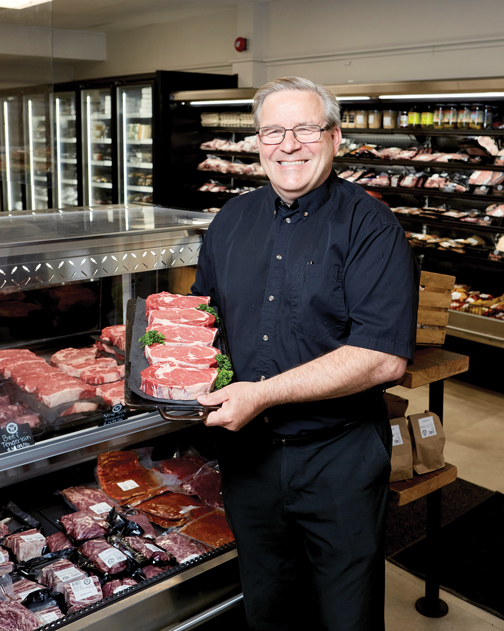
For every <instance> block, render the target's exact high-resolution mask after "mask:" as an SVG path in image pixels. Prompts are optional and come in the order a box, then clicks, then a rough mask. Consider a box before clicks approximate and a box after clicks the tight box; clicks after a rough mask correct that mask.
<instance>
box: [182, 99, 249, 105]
mask: <svg viewBox="0 0 504 631" xmlns="http://www.w3.org/2000/svg"><path fill="white" fill-rule="evenodd" d="M253 102H254V100H253V99H228V100H222V101H191V102H190V103H189V105H202V106H204V105H252V103H253Z"/></svg>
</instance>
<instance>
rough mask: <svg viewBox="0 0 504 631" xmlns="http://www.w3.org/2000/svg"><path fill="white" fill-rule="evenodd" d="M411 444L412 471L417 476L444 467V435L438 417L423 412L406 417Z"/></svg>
mask: <svg viewBox="0 0 504 631" xmlns="http://www.w3.org/2000/svg"><path fill="white" fill-rule="evenodd" d="M408 422H409V423H408V427H409V431H410V435H411V440H412V443H413V469H414V471H415V473H417V474H418V475H422V474H423V473H429V472H430V471H436V470H437V469H442V468H443V467H444V464H445V462H444V456H443V449H444V444H445V435H444V430H443V426H442V425H441V421H440V420H439V416H437V414H434V413H433V412H428V411H425V412H424V413H423V414H411V415H410V416H408Z"/></svg>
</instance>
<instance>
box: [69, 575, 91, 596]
mask: <svg viewBox="0 0 504 631" xmlns="http://www.w3.org/2000/svg"><path fill="white" fill-rule="evenodd" d="M70 587H71V588H72V591H73V593H74V596H75V598H76V599H77V600H79V601H82V600H85V599H86V598H89V597H90V596H96V595H97V594H98V590H97V589H96V585H95V584H94V582H93V579H92V578H83V579H82V581H74V582H73V583H70Z"/></svg>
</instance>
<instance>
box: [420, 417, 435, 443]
mask: <svg viewBox="0 0 504 631" xmlns="http://www.w3.org/2000/svg"><path fill="white" fill-rule="evenodd" d="M418 425H419V427H420V433H421V435H422V438H429V437H430V436H436V435H437V432H436V426H435V424H434V418H433V417H432V416H426V417H425V418H419V419H418Z"/></svg>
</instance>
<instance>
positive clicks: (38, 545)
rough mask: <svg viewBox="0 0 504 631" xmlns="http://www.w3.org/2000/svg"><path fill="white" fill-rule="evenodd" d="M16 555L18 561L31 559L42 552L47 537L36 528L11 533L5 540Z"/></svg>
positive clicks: (5, 544)
mask: <svg viewBox="0 0 504 631" xmlns="http://www.w3.org/2000/svg"><path fill="white" fill-rule="evenodd" d="M3 544H4V546H7V548H10V549H11V550H12V552H13V553H14V554H15V555H16V558H17V560H18V563H22V562H23V561H29V560H30V559H34V558H35V557H39V556H40V555H41V554H42V550H43V549H44V547H45V545H46V540H45V537H44V536H43V535H42V534H41V533H40V532H39V531H38V530H35V528H32V529H31V530H25V531H23V532H18V533H15V534H13V535H9V536H8V537H6V538H5V540H4V542H3Z"/></svg>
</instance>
